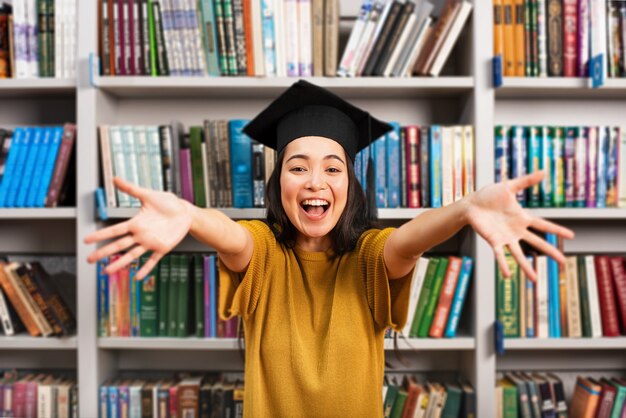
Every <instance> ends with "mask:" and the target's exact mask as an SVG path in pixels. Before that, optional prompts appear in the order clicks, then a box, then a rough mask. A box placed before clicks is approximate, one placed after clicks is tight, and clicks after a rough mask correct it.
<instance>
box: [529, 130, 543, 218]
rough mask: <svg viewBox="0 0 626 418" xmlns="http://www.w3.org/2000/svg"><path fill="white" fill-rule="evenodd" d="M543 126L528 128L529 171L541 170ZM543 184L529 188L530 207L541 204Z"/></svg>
mask: <svg viewBox="0 0 626 418" xmlns="http://www.w3.org/2000/svg"><path fill="white" fill-rule="evenodd" d="M540 131H541V128H539V127H537V126H531V127H529V128H528V138H527V142H526V149H527V152H528V158H527V162H528V165H527V167H526V172H527V173H534V172H536V171H539V170H541V163H540V161H541V138H540ZM540 191H541V186H540V185H539V184H536V185H534V186H533V187H531V188H530V189H528V207H530V208H537V207H539V206H540V205H541V196H540Z"/></svg>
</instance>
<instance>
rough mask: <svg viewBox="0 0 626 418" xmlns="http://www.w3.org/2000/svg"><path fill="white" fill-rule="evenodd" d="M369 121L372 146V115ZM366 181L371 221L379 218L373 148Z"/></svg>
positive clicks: (368, 215) (369, 137) (366, 194)
mask: <svg viewBox="0 0 626 418" xmlns="http://www.w3.org/2000/svg"><path fill="white" fill-rule="evenodd" d="M367 123H368V129H367V134H368V139H369V145H368V146H369V147H371V146H372V118H371V117H370V115H369V114H368V115H367ZM366 183H367V187H366V188H367V190H366V192H365V198H366V199H367V219H368V220H369V221H370V222H374V221H377V220H378V208H377V207H376V185H375V179H374V160H373V159H372V149H371V148H370V152H369V160H368V162H367V172H366Z"/></svg>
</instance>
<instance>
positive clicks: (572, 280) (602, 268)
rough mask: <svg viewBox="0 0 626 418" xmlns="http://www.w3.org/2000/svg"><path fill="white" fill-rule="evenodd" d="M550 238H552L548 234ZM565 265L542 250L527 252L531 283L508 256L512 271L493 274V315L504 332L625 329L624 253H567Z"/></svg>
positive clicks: (593, 333)
mask: <svg viewBox="0 0 626 418" xmlns="http://www.w3.org/2000/svg"><path fill="white" fill-rule="evenodd" d="M550 240H552V239H550ZM566 259H567V261H566V263H565V266H564V268H562V267H560V266H559V265H558V263H557V262H556V261H554V260H553V259H552V258H549V257H547V256H542V255H538V256H529V257H528V260H529V262H530V263H531V264H532V265H533V266H534V267H535V269H536V271H537V274H538V277H537V282H536V283H534V282H532V281H531V280H529V279H528V277H526V275H525V274H524V273H523V272H522V271H521V269H519V267H518V266H517V263H516V262H515V260H514V259H513V258H512V257H511V256H510V255H509V256H507V261H508V266H509V269H510V270H511V272H512V276H511V277H510V278H509V279H505V278H504V277H503V276H502V274H501V272H500V270H499V269H498V274H497V297H496V298H497V303H496V306H497V319H498V321H500V322H501V323H502V324H503V329H504V333H503V335H504V337H512V338H548V337H555V338H559V337H570V338H580V337H585V338H600V337H603V336H604V337H615V336H619V335H620V334H626V264H625V263H626V259H625V258H624V257H621V256H607V255H578V256H574V255H572V256H567V257H566Z"/></svg>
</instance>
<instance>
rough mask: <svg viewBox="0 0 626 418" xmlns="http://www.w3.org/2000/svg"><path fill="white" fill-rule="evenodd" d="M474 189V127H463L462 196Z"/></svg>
mask: <svg viewBox="0 0 626 418" xmlns="http://www.w3.org/2000/svg"><path fill="white" fill-rule="evenodd" d="M473 191H474V127H473V126H472V125H465V126H464V127H463V196H467V195H468V194H470V193H472V192H473Z"/></svg>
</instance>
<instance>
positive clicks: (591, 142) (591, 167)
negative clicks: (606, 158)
mask: <svg viewBox="0 0 626 418" xmlns="http://www.w3.org/2000/svg"><path fill="white" fill-rule="evenodd" d="M588 132H589V136H588V138H587V146H588V148H587V184H586V186H587V207H588V208H595V207H596V159H597V153H598V127H597V126H590V127H589V131H588Z"/></svg>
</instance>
